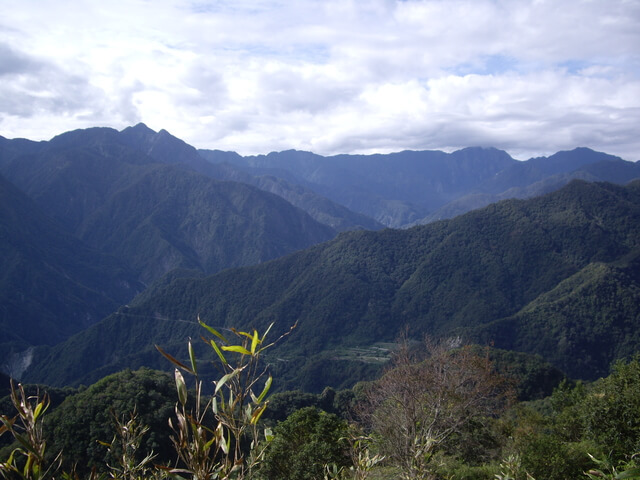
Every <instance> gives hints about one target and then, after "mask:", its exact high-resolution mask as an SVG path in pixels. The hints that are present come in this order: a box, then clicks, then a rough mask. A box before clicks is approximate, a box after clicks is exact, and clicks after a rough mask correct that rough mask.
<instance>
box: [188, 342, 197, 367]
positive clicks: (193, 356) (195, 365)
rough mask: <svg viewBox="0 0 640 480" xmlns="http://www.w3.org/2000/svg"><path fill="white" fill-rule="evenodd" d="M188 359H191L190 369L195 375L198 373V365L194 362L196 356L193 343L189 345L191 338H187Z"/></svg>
mask: <svg viewBox="0 0 640 480" xmlns="http://www.w3.org/2000/svg"><path fill="white" fill-rule="evenodd" d="M189 360H191V370H193V373H194V374H195V375H198V365H197V363H196V356H195V354H194V353H193V345H191V340H189Z"/></svg>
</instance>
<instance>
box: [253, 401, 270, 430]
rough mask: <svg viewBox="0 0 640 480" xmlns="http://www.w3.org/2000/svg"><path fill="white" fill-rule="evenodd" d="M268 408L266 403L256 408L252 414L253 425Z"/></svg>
mask: <svg viewBox="0 0 640 480" xmlns="http://www.w3.org/2000/svg"><path fill="white" fill-rule="evenodd" d="M266 409H267V404H266V403H265V404H264V405H261V406H259V407H258V408H256V410H255V411H254V412H253V415H252V416H251V422H250V423H251V425H255V424H256V423H258V421H259V420H260V417H261V416H262V414H263V413H264V411H265V410H266Z"/></svg>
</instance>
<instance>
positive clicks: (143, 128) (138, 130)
mask: <svg viewBox="0 0 640 480" xmlns="http://www.w3.org/2000/svg"><path fill="white" fill-rule="evenodd" d="M127 132H128V133H135V134H137V135H155V133H156V132H155V131H154V130H152V129H150V128H149V127H147V125H146V124H144V123H142V122H140V123H138V124H136V125H134V126H132V127H127V128H125V129H124V130H122V131H121V133H127Z"/></svg>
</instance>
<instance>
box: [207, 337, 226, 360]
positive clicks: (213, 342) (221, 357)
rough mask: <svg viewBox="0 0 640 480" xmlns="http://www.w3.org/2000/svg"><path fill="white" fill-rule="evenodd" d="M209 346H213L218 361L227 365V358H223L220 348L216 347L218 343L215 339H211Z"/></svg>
mask: <svg viewBox="0 0 640 480" xmlns="http://www.w3.org/2000/svg"><path fill="white" fill-rule="evenodd" d="M211 346H212V347H213V349H214V350H215V351H216V353H217V354H218V357H220V361H221V362H222V364H223V365H229V362H227V359H226V358H224V355H223V354H222V352H221V351H220V348H218V345H217V344H216V341H215V340H211Z"/></svg>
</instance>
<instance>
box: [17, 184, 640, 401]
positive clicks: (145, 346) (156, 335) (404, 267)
mask: <svg viewBox="0 0 640 480" xmlns="http://www.w3.org/2000/svg"><path fill="white" fill-rule="evenodd" d="M638 252H640V182H633V183H631V184H629V185H628V186H626V187H621V186H615V185H612V184H604V183H586V182H583V181H574V182H572V183H570V184H569V185H567V186H565V187H563V188H562V189H560V190H558V191H556V192H553V193H550V194H548V195H545V196H542V197H537V198H535V199H530V200H507V201H503V202H500V203H497V204H493V205H490V206H488V207H486V208H483V209H480V210H476V211H473V212H469V213H467V214H465V215H462V216H459V217H456V218H455V219H452V220H447V221H440V222H435V223H432V224H429V225H425V226H418V227H414V228H411V229H407V230H392V229H387V230H383V231H379V232H365V231H360V232H348V233H343V234H340V235H339V236H338V237H337V238H336V239H334V240H332V241H329V242H326V243H323V244H320V245H316V246H313V247H310V248H308V249H306V250H303V251H299V252H297V253H294V254H292V255H289V256H287V257H284V258H281V259H277V260H274V261H272V262H269V263H266V264H262V265H257V266H253V267H245V268H240V269H231V270H226V271H224V272H220V273H218V274H216V275H213V276H210V277H207V278H200V279H194V278H191V279H188V278H182V279H180V278H177V279H175V280H174V281H172V282H170V283H167V284H164V285H160V286H158V288H157V290H155V291H152V292H148V293H147V294H145V295H144V296H143V297H140V300H139V301H134V302H132V303H131V304H130V305H129V307H128V308H127V309H121V310H120V311H119V312H117V313H115V314H114V315H112V316H110V317H108V318H107V319H105V320H103V321H102V322H100V323H99V324H97V325H95V326H93V327H91V328H90V329H87V330H86V331H84V332H82V333H81V334H79V335H76V336H74V337H73V338H71V339H70V340H69V341H67V342H65V343H64V344H60V345H58V346H56V347H54V348H53V349H51V351H50V353H44V352H43V354H42V356H40V357H39V358H36V359H35V360H34V364H33V366H32V369H31V370H29V371H28V372H27V378H28V379H30V380H31V381H47V382H53V383H59V384H65V383H68V382H73V381H78V379H79V381H82V382H85V383H88V382H91V381H93V380H94V379H95V378H99V377H100V376H102V375H105V374H107V373H111V372H113V371H117V370H119V369H121V368H124V367H125V366H132V367H138V366H141V365H147V366H151V367H155V368H163V363H162V361H163V360H162V358H160V357H159V356H158V355H157V353H155V351H154V348H153V345H154V344H159V345H162V346H163V347H166V348H167V349H169V350H170V351H172V352H173V353H175V354H182V355H184V339H185V338H187V337H188V336H192V337H194V336H196V335H197V334H198V331H199V328H198V327H197V325H196V324H195V322H194V321H195V318H196V316H198V315H200V317H201V318H203V319H204V320H205V321H208V322H209V323H211V324H213V325H215V326H216V327H218V328H225V327H229V326H236V327H242V328H251V327H256V328H258V329H264V328H265V327H266V325H268V324H269V323H270V322H272V321H276V322H277V327H276V328H277V329H278V330H279V331H282V330H285V329H287V328H288V327H289V326H290V325H292V324H293V323H295V322H298V328H297V329H296V331H295V333H294V334H293V335H292V336H291V337H290V338H289V339H288V340H287V341H286V342H285V343H284V344H283V345H281V347H280V349H279V350H278V352H277V353H276V356H277V358H278V359H280V360H278V361H277V362H276V361H275V359H274V362H275V363H276V365H277V368H278V369H279V371H280V373H281V375H282V377H283V378H284V379H285V380H286V381H288V382H289V384H290V385H297V386H302V387H303V388H307V389H311V390H313V389H314V388H321V387H323V386H326V385H328V384H336V383H337V384H339V383H340V382H342V381H344V379H345V377H347V375H349V372H351V373H353V372H355V371H357V368H359V367H357V365H360V366H366V364H363V363H358V362H355V363H354V362H351V363H349V362H348V361H346V360H343V359H340V357H341V356H340V355H338V353H337V352H345V351H349V349H352V348H355V347H358V348H359V349H362V348H371V347H373V346H374V345H375V344H376V343H377V342H381V341H387V342H388V341H393V340H394V339H395V337H396V335H397V334H398V333H399V332H400V331H401V330H402V329H403V328H404V327H405V326H407V325H408V326H409V328H410V331H411V332H412V334H413V335H414V336H417V337H420V336H421V335H422V334H430V335H434V336H437V337H449V336H454V337H456V336H460V337H461V338H463V339H466V340H470V341H480V342H484V343H487V342H494V343H495V345H496V346H497V347H499V348H512V349H517V350H520V351H524V352H527V353H535V354H539V355H542V356H544V357H545V358H549V359H551V360H553V363H554V365H555V366H556V367H559V368H561V369H563V370H564V371H565V372H567V373H568V374H569V375H571V376H573V377H579V378H595V377H596V376H599V375H602V374H606V372H607V371H608V368H609V364H610V362H611V361H613V360H614V359H615V358H619V357H621V356H626V355H630V354H632V353H633V352H635V351H638V350H640V337H639V336H638V334H637V332H638V328H637V327H638V324H639V322H640V302H637V299H638V291H639V289H638V277H637V273H633V272H635V271H636V270H635V269H636V267H637V258H638V256H639V255H640V254H638ZM571 285H574V286H573V287H571ZM580 285H582V287H581V286H580ZM576 288H580V289H582V290H581V291H582V292H583V293H584V295H577V294H576V293H575V292H576ZM604 292H617V293H616V294H615V295H610V294H604V295H603V293H604ZM620 302H622V303H623V304H624V308H623V307H621V306H620V305H618V304H619V303H620ZM550 312H556V313H554V314H553V315H549V313H550ZM612 312H617V313H616V315H615V316H614V315H612ZM607 318H609V320H606V319H607ZM605 320H606V321H605ZM603 322H604V323H603ZM607 322H608V323H607ZM534 325H540V326H539V327H535V326H534ZM143 332H144V333H143ZM634 332H636V333H634ZM276 333H277V332H276ZM100 338H109V339H110V341H109V342H101V343H100V347H99V348H100V350H99V352H100V353H99V355H97V356H94V357H92V358H91V359H90V361H88V362H81V361H80V358H82V357H83V356H84V355H86V353H85V352H87V351H88V350H89V349H92V348H95V344H96V342H97V340H98V339H100ZM531 339H533V340H531ZM589 345H591V346H593V348H597V351H595V350H594V352H592V353H591V354H590V355H586V356H585V355H583V354H584V352H585V351H588V346H589ZM52 358H57V359H59V362H58V363H54V362H52V361H51V359H52ZM345 369H348V371H347V370H345Z"/></svg>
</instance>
